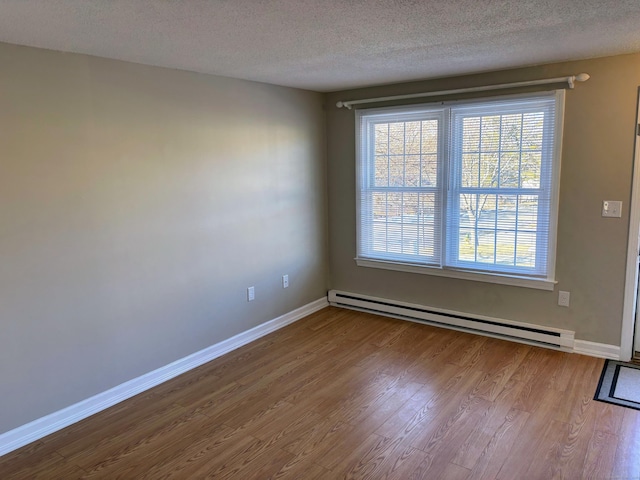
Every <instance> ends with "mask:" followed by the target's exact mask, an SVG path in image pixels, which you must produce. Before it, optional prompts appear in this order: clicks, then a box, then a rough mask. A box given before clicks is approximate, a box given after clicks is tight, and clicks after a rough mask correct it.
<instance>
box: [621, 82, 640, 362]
mask: <svg viewBox="0 0 640 480" xmlns="http://www.w3.org/2000/svg"><path fill="white" fill-rule="evenodd" d="M639 115H640V87H638V96H637V98H636V124H635V126H634V129H635V135H634V136H635V142H634V145H635V146H634V152H633V177H632V178H633V180H632V184H631V204H630V207H629V241H628V243H627V272H626V277H625V285H624V303H623V309H622V332H621V338H620V360H622V361H624V362H628V361H629V360H631V358H632V357H633V353H634V345H635V348H636V350H640V328H638V331H637V332H635V333H636V335H637V336H638V337H639V338H638V341H637V342H636V341H634V330H635V326H636V325H635V323H636V321H635V320H636V318H635V317H636V305H637V295H638V254H639V250H638V249H639V248H640V245H639V243H640V242H639V241H638V235H639V234H640V136H639V135H640V117H639Z"/></svg>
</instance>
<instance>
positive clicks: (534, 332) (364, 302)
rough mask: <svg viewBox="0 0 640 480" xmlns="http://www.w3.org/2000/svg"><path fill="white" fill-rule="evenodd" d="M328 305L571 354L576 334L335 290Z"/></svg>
mask: <svg viewBox="0 0 640 480" xmlns="http://www.w3.org/2000/svg"><path fill="white" fill-rule="evenodd" d="M329 303H330V304H331V305H333V306H335V307H343V308H351V309H354V310H361V311H366V312H371V313H377V314H379V315H385V316H390V317H394V318H400V319H403V320H410V321H414V322H420V323H426V324H430V325H435V326H439V327H444V328H451V329H455V330H462V331H466V332H470V333H477V334H481V335H487V336H490V337H497V338H504V339H506V340H512V341H516V342H521V343H527V344H532V345H538V346H541V347H547V348H554V349H557V350H562V351H567V352H570V351H573V346H574V336H575V332H572V331H570V330H562V329H559V328H551V327H543V326H540V325H533V324H530V323H522V322H515V321H511V320H503V319H499V318H492V317H485V316H480V315H469V314H467V313H461V312H454V311H450V310H443V309H439V308H432V307H427V306H424V305H417V304H413V303H405V302H398V301H395V300H389V299H384V298H378V297H371V296H368V295H361V294H357V293H348V292H341V291H338V290H330V291H329Z"/></svg>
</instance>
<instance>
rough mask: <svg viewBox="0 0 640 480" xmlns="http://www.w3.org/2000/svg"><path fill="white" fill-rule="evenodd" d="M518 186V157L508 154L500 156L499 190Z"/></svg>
mask: <svg viewBox="0 0 640 480" xmlns="http://www.w3.org/2000/svg"><path fill="white" fill-rule="evenodd" d="M519 186H520V155H519V154H518V153H513V152H508V153H503V154H502V155H501V156H500V188H518V187H519Z"/></svg>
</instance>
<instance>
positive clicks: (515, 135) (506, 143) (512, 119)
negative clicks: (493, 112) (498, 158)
mask: <svg viewBox="0 0 640 480" xmlns="http://www.w3.org/2000/svg"><path fill="white" fill-rule="evenodd" d="M521 133H522V115H519V114H516V115H504V116H502V128H501V133H500V149H501V150H502V151H503V152H504V151H512V152H513V151H515V152H518V151H520V135H521Z"/></svg>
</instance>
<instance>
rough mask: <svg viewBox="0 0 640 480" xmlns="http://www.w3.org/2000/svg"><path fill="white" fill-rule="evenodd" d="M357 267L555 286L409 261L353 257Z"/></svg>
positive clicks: (548, 282) (516, 284)
mask: <svg viewBox="0 0 640 480" xmlns="http://www.w3.org/2000/svg"><path fill="white" fill-rule="evenodd" d="M354 260H355V261H356V265H358V266H359V267H369V268H382V269H384V270H396V271H398V272H409V273H420V274H424V275H435V276H437V277H449V278H459V279H461V280H472V281H475V282H487V283H497V284H500V285H511V286H513V287H525V288H537V289H538V290H547V291H549V292H551V291H553V289H554V288H555V286H556V283H558V282H556V281H555V280H548V279H544V278H529V277H518V276H516V275H501V274H497V273H481V272H470V271H466V270H458V269H454V268H440V267H431V266H428V265H411V264H409V263H400V262H390V261H385V260H377V259H370V258H355V259H354Z"/></svg>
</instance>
